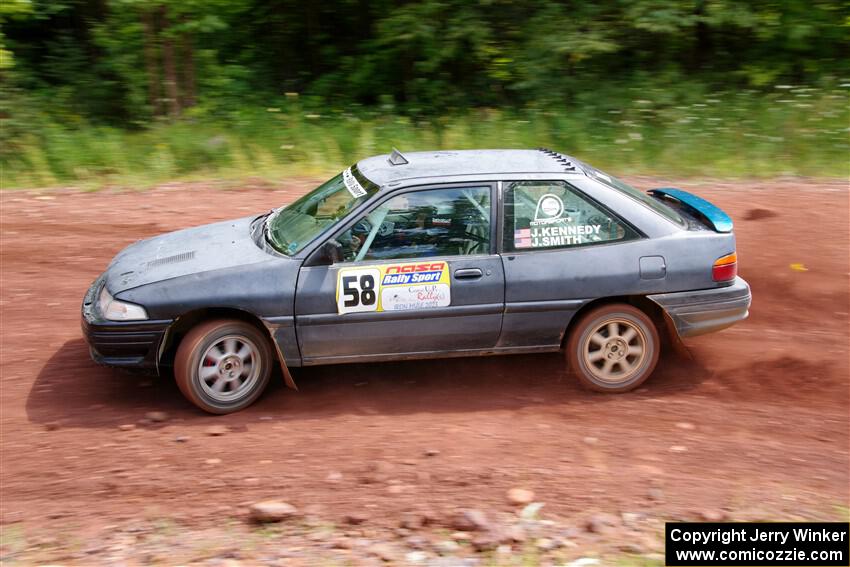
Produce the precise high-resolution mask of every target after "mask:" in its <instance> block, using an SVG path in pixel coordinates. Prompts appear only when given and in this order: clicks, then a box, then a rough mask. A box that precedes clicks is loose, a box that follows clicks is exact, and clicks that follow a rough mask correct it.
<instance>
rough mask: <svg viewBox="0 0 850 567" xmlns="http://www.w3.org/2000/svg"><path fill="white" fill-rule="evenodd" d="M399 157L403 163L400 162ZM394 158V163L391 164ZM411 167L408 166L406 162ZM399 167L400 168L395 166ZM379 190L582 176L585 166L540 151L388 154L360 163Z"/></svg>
mask: <svg viewBox="0 0 850 567" xmlns="http://www.w3.org/2000/svg"><path fill="white" fill-rule="evenodd" d="M399 157H400V158H401V159H399ZM391 158H392V162H391V161H390V160H391ZM405 161H406V162H407V163H404V162H405ZM393 162H394V163H396V164H397V165H394V164H393ZM357 169H359V170H360V173H362V174H363V175H365V176H366V177H367V178H368V179H369V180H370V181H372V182H373V183H375V184H376V185H378V186H381V187H383V186H385V185H388V184H392V183H393V182H398V181H402V180H410V179H424V178H435V177H455V176H462V175H468V176H480V175H489V174H505V173H561V174H563V173H574V174H575V173H578V174H584V171H583V169H582V167H581V162H579V161H578V160H576V159H575V158H571V157H569V156H567V155H564V154H559V153H557V152H553V151H551V150H547V149H544V148H540V149H537V150H450V151H445V150H443V151H432V152H409V153H404V154H401V153H399V152H397V151H394V152H393V154H392V155H390V154H384V155H379V156H374V157H370V158H366V159H364V160H361V161H359V162H358V163H357Z"/></svg>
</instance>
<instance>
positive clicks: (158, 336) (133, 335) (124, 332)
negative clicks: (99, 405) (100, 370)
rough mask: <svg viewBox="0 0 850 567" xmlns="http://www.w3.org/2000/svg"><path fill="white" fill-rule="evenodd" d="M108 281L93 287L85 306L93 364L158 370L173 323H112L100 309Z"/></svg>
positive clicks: (84, 321)
mask: <svg viewBox="0 0 850 567" xmlns="http://www.w3.org/2000/svg"><path fill="white" fill-rule="evenodd" d="M103 283H104V278H103V277H100V278H98V279H97V280H95V282H94V283H93V284H92V285H91V287H90V288H89V290H88V292H87V293H86V296H85V298H84V299H83V306H82V320H81V326H82V330H83V337H84V338H85V339H86V342H87V343H88V344H89V351H90V353H91V357H92V360H94V361H95V362H97V363H98V364H105V365H107V366H120V367H123V368H139V369H145V370H156V369H157V360H158V353H159V347H160V344H161V343H162V339H163V337H164V336H165V331H166V330H167V329H168V326H169V325H171V321H170V320H158V321H109V320H107V319H104V318H103V317H102V316H101V315H100V313H99V312H98V309H97V297H98V294H99V292H100V289H101V286H102V285H103Z"/></svg>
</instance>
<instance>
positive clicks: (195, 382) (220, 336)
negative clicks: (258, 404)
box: [174, 319, 272, 414]
mask: <svg viewBox="0 0 850 567" xmlns="http://www.w3.org/2000/svg"><path fill="white" fill-rule="evenodd" d="M271 367H272V351H271V347H270V346H269V341H268V338H267V337H266V336H264V335H263V334H262V333H261V332H260V331H259V330H258V329H257V328H256V327H254V326H253V325H250V324H248V323H245V322H244V321H237V320H230V319H216V320H212V321H206V322H204V323H201V324H200V325H198V326H196V327H194V328H193V329H192V330H191V331H189V332H188V333H187V334H186V336H185V337H184V338H183V340H182V341H181V342H180V346H179V347H178V348H177V355H176V356H175V358H174V378H175V380H176V381H177V386H178V387H179V388H180V391H181V392H183V395H184V396H186V398H187V399H188V400H189V401H190V402H192V403H193V404H195V405H196V406H198V407H199V408H201V409H202V410H204V411H207V412H209V413H215V414H225V413H232V412H235V411H239V410H241V409H243V408H245V407H247V406H249V405H251V404H252V403H254V401H255V400H256V399H257V398H258V397H259V396H260V394H262V393H263V390H265V388H266V385H267V384H268V382H269V376H270V374H271Z"/></svg>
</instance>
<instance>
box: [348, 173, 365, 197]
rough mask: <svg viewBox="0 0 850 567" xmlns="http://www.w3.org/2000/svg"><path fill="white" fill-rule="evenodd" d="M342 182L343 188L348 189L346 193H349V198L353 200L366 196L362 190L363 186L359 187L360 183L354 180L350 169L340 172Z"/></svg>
mask: <svg viewBox="0 0 850 567" xmlns="http://www.w3.org/2000/svg"><path fill="white" fill-rule="evenodd" d="M342 182H343V183H345V188H346V189H348V192H349V193H351V196H352V197H354V198H355V199H356V198H358V197H362V196H363V195H365V194H366V189H364V188H363V186H362V185H360V182H359V181H357V179H355V178H354V174H353V173H351V168H350V167H349V168H348V169H346V170H345V171H343V172H342Z"/></svg>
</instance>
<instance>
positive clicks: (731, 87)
mask: <svg viewBox="0 0 850 567" xmlns="http://www.w3.org/2000/svg"><path fill="white" fill-rule="evenodd" d="M848 22H850V4H848V3H847V2H842V1H827V0H807V1H805V2H804V1H803V0H754V1H752V2H740V1H739V0H664V1H662V0H630V1H627V2H620V1H617V0H605V1H601V2H578V1H575V0H568V1H566V2H562V1H555V0H422V1H419V2H399V1H397V0H372V1H367V0H332V1H329V2H300V1H298V0H264V1H262V2H260V1H259V0H179V1H178V0H6V1H4V2H0V81H2V85H3V97H2V99H0V120H2V129H0V162H2V166H3V186H4V187H5V186H17V185H32V184H37V183H58V182H62V183H65V182H78V181H83V180H90V179H96V178H102V177H104V176H105V177H106V178H109V177H110V176H112V177H114V176H118V177H121V178H125V177H130V178H132V177H134V176H142V177H144V178H146V179H162V178H165V177H167V176H181V175H196V174H201V173H202V172H216V173H217V174H219V173H222V172H225V171H253V170H255V169H258V168H259V169H260V170H263V171H266V172H279V171H281V170H287V171H289V170H290V168H291V169H292V170H298V171H301V170H305V169H306V170H308V171H314V170H315V171H318V170H322V171H325V170H330V169H333V168H335V167H337V166H340V165H342V164H345V163H348V162H351V161H353V160H355V159H356V158H358V157H360V156H363V155H368V154H372V153H376V152H382V151H385V150H386V149H387V148H388V147H389V146H390V145H392V144H393V143H395V144H396V145H398V146H400V147H402V148H404V149H413V148H425V147H470V146H475V145H480V146H491V147H492V146H531V147H535V146H539V145H543V144H549V145H552V146H556V147H558V148H561V149H564V150H570V151H574V152H576V153H579V154H581V155H582V156H583V157H586V158H587V159H596V161H597V162H599V163H601V164H604V163H605V162H613V163H616V164H621V165H623V166H625V167H629V168H631V169H634V170H655V171H675V172H678V173H684V172H691V171H693V172H697V173H711V174H718V173H726V174H739V173H740V174H745V173H753V172H754V173H758V174H763V173H769V172H776V170H777V169H780V170H781V171H788V172H790V173H822V174H823V173H827V174H841V175H843V174H844V173H846V171H845V170H846V162H847V159H846V157H847V154H846V151H847V130H846V124H847V111H846V106H847V102H848V101H847V90H846V88H845V87H840V86H839V85H846V84H847V83H848V82H850V41H848V29H850V28H849V26H848ZM784 85H797V87H795V89H793V92H789V91H788V90H787V89H785V90H783V89H782V88H778V87H782V86H784ZM806 89H809V90H806ZM296 95H297V96H296ZM712 100H717V101H719V102H710V101H712ZM786 100H787V101H790V102H785V101H786ZM698 105H703V106H698ZM806 105H810V106H806ZM269 108H277V109H279V111H278V112H268V111H267V110H266V109H269ZM316 116H318V117H316ZM289 147H291V149H286V148H289ZM614 156H616V157H614Z"/></svg>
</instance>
